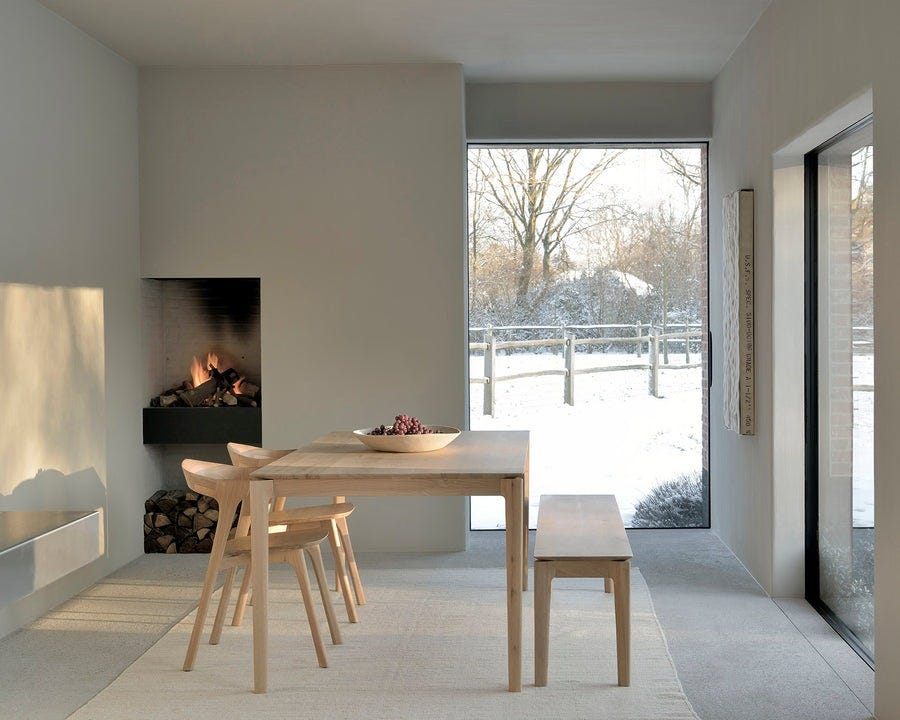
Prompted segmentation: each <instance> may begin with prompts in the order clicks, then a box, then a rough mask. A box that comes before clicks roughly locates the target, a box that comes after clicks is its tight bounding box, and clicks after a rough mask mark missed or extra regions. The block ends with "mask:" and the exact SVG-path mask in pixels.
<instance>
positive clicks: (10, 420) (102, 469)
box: [0, 283, 106, 510]
mask: <svg viewBox="0 0 900 720" xmlns="http://www.w3.org/2000/svg"><path fill="white" fill-rule="evenodd" d="M104 353H105V347H104V315H103V290H102V289H101V288H84V287H76V288H69V287H42V286H37V285H22V284H9V283H0V377H2V381H3V398H2V402H0V510H10V509H29V510H44V509H54V510H59V509H92V508H96V507H101V506H103V505H105V498H106V490H105V482H106V440H105V431H106V419H105V405H106V398H105V384H104V377H105V358H104Z"/></svg>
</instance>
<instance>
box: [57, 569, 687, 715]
mask: <svg viewBox="0 0 900 720" xmlns="http://www.w3.org/2000/svg"><path fill="white" fill-rule="evenodd" d="M505 577H506V574H505V571H504V570H502V569H484V568H480V569H456V568H455V569H448V568H443V569H429V570H421V569H419V570H411V569H403V570H395V569H391V570H375V569H370V570H367V571H364V575H363V581H364V582H365V584H366V594H367V595H368V600H369V604H368V605H366V606H364V607H362V608H360V617H361V622H360V623H359V624H358V625H350V624H349V623H347V622H346V614H345V613H344V611H343V605H342V603H341V602H340V599H339V596H337V595H334V596H333V598H334V601H335V607H336V610H337V611H338V617H339V619H341V620H342V622H341V626H342V627H341V629H342V632H343V635H344V644H343V645H340V646H332V645H330V644H329V645H328V653H329V663H330V667H328V668H327V669H320V668H319V667H318V666H317V665H316V659H315V653H314V651H313V647H312V641H311V640H310V637H309V629H308V627H307V626H306V620H305V615H304V613H303V608H302V605H301V604H300V601H299V590H298V588H297V585H296V581H295V580H294V579H293V576H292V575H291V574H290V571H289V569H288V568H286V567H273V568H272V573H271V586H272V590H271V593H270V598H271V599H270V606H269V607H270V610H269V616H270V623H271V624H270V638H269V658H270V660H269V692H268V693H267V694H265V695H254V694H253V693H252V692H251V682H252V662H251V657H252V651H251V635H250V628H251V618H250V612H249V610H248V614H247V616H246V618H245V622H244V625H243V627H241V628H232V627H227V628H226V630H225V633H224V634H223V637H222V642H221V644H219V645H218V646H211V645H208V644H203V645H201V647H200V653H199V656H198V660H197V665H196V668H195V670H194V671H193V672H190V673H185V672H182V671H181V664H182V662H183V659H184V651H185V648H186V647H187V641H188V635H189V633H190V629H191V624H192V622H193V618H194V614H193V613H191V614H190V615H188V616H187V617H186V618H185V619H184V620H183V621H182V622H181V623H179V624H178V625H176V626H175V627H173V628H172V629H171V630H170V631H169V632H168V633H167V634H166V635H165V636H163V638H162V639H160V640H159V642H157V643H156V644H155V645H154V646H153V647H152V648H150V649H149V650H148V651H147V652H146V653H145V654H144V655H143V656H141V657H140V658H139V659H138V660H137V661H136V662H135V663H134V664H132V665H131V666H130V667H129V668H128V669H127V670H126V671H125V672H124V673H122V675H120V676H119V677H118V678H117V679H116V680H115V681H114V682H113V683H112V684H111V685H109V686H108V687H107V688H106V689H105V690H103V691H102V692H100V693H99V694H98V695H97V696H96V697H94V698H93V699H92V700H91V701H90V702H88V703H87V704H86V705H84V706H83V707H82V708H81V709H80V710H79V711H78V712H76V713H75V714H74V715H72V717H73V718H77V719H79V720H87V719H89V720H94V719H96V720H107V719H110V720H112V719H115V720H126V719H128V718H135V719H138V718H140V719H143V718H167V719H169V718H185V719H191V720H201V719H203V718H217V719H218V718H225V717H242V718H323V719H324V718H329V719H330V718H361V719H362V718H364V719H366V720H370V719H375V718H384V719H401V718H404V719H405V718H411V719H414V720H431V719H438V718H441V719H444V718H466V719H467V720H480V719H482V718H483V719H484V720H495V719H497V718H510V719H511V720H512V719H515V720H521V719H522V718H604V719H609V720H619V719H622V720H625V719H628V720H647V719H648V718H653V719H658V720H681V719H682V718H696V717H697V716H696V715H695V714H694V712H693V710H692V709H691V706H690V703H689V702H688V700H687V698H686V697H685V695H684V692H683V691H682V688H681V684H680V682H679V681H678V677H677V675H676V673H675V668H674V666H673V664H672V660H671V658H670V657H669V653H668V649H667V647H666V641H665V638H664V636H663V634H662V630H661V629H660V626H659V623H658V621H657V619H656V615H655V614H654V611H653V605H652V602H651V600H650V595H649V592H648V591H647V586H646V584H645V583H644V579H643V578H642V577H641V575H640V573H639V572H636V571H633V573H632V596H631V597H632V600H631V602H632V626H631V627H632V686H631V687H629V688H620V687H618V686H617V685H616V684H615V683H616V663H615V626H614V615H613V601H612V596H611V595H606V594H605V593H603V592H602V581H595V580H556V581H554V584H553V590H554V592H553V604H552V612H551V629H550V643H551V644H550V684H549V686H548V687H545V688H536V687H534V685H533V679H534V664H533V647H534V644H533V627H532V622H533V614H532V601H533V595H532V593H531V592H528V593H526V594H525V627H524V629H525V637H524V663H523V675H522V676H523V680H524V687H523V691H522V692H521V693H510V692H507V691H506V636H505V628H506V619H505V618H506V611H505V589H504V588H505ZM320 620H321V625H322V632H323V635H325V636H326V637H327V629H326V628H325V624H324V615H323V614H322V613H321V612H320ZM211 621H212V618H211V617H210V618H209V622H210V623H211ZM207 638H208V634H207V636H205V638H204V640H206V639H207Z"/></svg>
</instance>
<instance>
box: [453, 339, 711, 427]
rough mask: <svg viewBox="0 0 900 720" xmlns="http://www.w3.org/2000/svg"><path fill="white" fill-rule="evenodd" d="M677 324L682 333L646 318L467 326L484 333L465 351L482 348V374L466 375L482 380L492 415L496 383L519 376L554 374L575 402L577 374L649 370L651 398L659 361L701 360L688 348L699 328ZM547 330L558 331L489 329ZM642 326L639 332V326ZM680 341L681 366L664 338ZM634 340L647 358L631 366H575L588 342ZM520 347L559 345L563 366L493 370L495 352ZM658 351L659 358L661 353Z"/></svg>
mask: <svg viewBox="0 0 900 720" xmlns="http://www.w3.org/2000/svg"><path fill="white" fill-rule="evenodd" d="M677 327H681V328H684V330H683V331H681V332H662V331H661V330H660V329H659V328H657V327H655V326H653V325H648V324H645V323H635V324H634V325H623V324H616V325H507V326H501V327H493V328H470V332H480V333H483V342H470V343H469V352H470V353H471V352H472V351H473V350H474V351H477V350H481V351H483V352H484V376H483V377H470V378H469V381H470V382H471V383H474V384H481V385H484V414H485V415H491V416H493V415H494V412H495V409H496V387H497V384H498V383H501V382H508V381H511V380H523V379H526V378H533V377H547V376H559V377H562V378H563V402H565V403H566V404H567V405H574V404H575V377H576V376H578V375H590V374H593V373H603V372H622V371H625V370H644V371H649V376H648V389H649V392H650V394H651V395H653V396H654V397H660V389H659V370H660V367H661V366H664V367H666V368H667V369H670V370H675V369H678V370H689V369H692V368H698V367H701V364H700V363H691V362H690V359H691V358H690V350H691V344H692V343H697V344H698V345H699V343H700V342H701V341H702V332H701V330H700V329H696V330H693V329H692V328H699V325H697V324H691V323H684V324H681V325H679V326H677ZM623 329H631V330H634V333H635V334H634V335H630V336H625V335H621V334H618V335H613V336H609V337H581V338H579V337H577V336H576V332H575V331H586V330H595V331H596V330H623ZM532 330H552V331H554V332H558V333H560V334H561V335H562V337H561V338H549V339H529V340H497V339H496V338H495V337H494V333H495V332H497V331H532ZM645 330H646V331H647V333H646V334H644V331H645ZM670 342H674V343H680V344H681V345H683V347H684V357H685V360H684V363H683V364H681V365H670V364H669V343H670ZM615 344H619V345H634V346H635V356H636V357H642V356H643V352H644V346H645V345H646V346H647V355H648V357H647V360H648V362H646V363H634V364H631V365H601V366H597V367H588V368H578V367H576V366H575V348H576V347H593V346H597V345H615ZM524 348H553V349H556V348H562V350H563V356H564V367H562V368H547V369H541V370H531V371H528V372H519V373H512V374H508V375H498V374H497V351H498V350H518V349H524ZM660 354H662V358H660Z"/></svg>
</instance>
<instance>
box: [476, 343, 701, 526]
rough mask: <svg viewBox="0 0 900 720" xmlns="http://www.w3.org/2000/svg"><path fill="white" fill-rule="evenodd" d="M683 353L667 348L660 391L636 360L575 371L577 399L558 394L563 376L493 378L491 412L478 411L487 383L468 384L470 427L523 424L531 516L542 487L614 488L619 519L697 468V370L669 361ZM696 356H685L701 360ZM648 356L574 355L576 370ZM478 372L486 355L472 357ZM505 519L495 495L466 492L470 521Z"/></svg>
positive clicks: (540, 361) (556, 361)
mask: <svg viewBox="0 0 900 720" xmlns="http://www.w3.org/2000/svg"><path fill="white" fill-rule="evenodd" d="M684 359H685V357H684V353H683V352H682V353H676V352H673V353H672V354H671V355H670V362H671V364H672V366H673V367H672V368H666V367H663V368H662V369H661V370H660V388H661V394H662V397H659V398H656V397H653V396H652V395H650V393H649V392H648V390H647V375H648V371H647V370H646V369H643V368H635V369H634V370H619V371H614V372H602V373H595V374H590V375H577V376H576V381H575V405H574V406H570V405H566V404H565V403H564V402H563V378H562V377H558V376H551V377H537V378H523V379H521V380H511V381H508V382H501V383H498V384H497V390H496V412H495V414H496V417H493V418H492V417H490V416H489V415H484V414H483V413H482V407H483V397H484V396H483V392H484V386H483V385H480V384H475V383H473V384H471V385H470V399H469V407H470V413H469V418H470V423H471V428H472V429H473V430H530V431H531V474H530V485H531V488H530V491H531V496H530V500H531V502H530V505H531V511H530V513H531V515H530V517H531V524H532V527H534V524H535V522H536V520H537V508H538V501H539V499H540V496H541V494H542V493H545V494H550V493H557V494H574V493H589V494H603V493H611V494H614V495H615V496H616V499H617V500H618V503H619V509H620V510H621V511H622V516H623V519H624V520H625V524H626V525H630V524H631V520H632V515H633V513H634V506H635V504H636V503H637V502H638V501H639V500H641V499H642V498H643V497H644V496H646V495H647V493H648V492H649V491H650V490H651V489H653V488H654V487H655V486H657V485H660V484H661V483H664V482H666V481H668V480H672V479H674V478H675V477H676V476H678V475H680V474H689V473H696V472H699V470H700V465H701V451H702V427H701V410H702V396H701V382H702V379H701V370H700V368H690V369H680V370H679V369H674V368H675V367H677V365H678V364H684ZM699 361H700V358H699V355H697V354H696V353H694V354H692V355H691V363H698V362H699ZM646 362H647V357H646V354H645V355H644V357H642V358H638V357H636V356H635V354H634V353H576V358H575V366H576V368H590V367H599V366H605V365H627V364H634V365H639V364H641V363H646ZM562 367H563V358H562V356H561V355H554V354H552V353H517V354H514V355H509V356H505V355H503V354H502V353H498V355H497V374H498V375H508V374H513V373H519V372H529V371H534V370H548V369H554V368H562ZM483 371H484V358H483V357H482V356H481V355H480V354H479V355H472V356H471V357H470V373H471V376H472V377H480V376H482V375H483ZM503 526H504V510H503V501H502V499H501V498H489V497H481V498H472V528H473V529H493V528H498V527H503Z"/></svg>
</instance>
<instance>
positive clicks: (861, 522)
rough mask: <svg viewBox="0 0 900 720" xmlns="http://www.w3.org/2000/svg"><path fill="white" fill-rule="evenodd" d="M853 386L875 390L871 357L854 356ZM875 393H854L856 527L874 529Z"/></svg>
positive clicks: (854, 512)
mask: <svg viewBox="0 0 900 720" xmlns="http://www.w3.org/2000/svg"><path fill="white" fill-rule="evenodd" d="M853 384H854V385H865V386H869V387H873V386H874V384H875V365H874V357H873V356H872V355H860V354H856V355H854V356H853ZM874 420H875V393H874V392H870V391H865V390H863V391H855V392H854V393H853V527H856V528H866V527H869V528H870V527H875V445H874V440H875V434H874V430H875V425H874Z"/></svg>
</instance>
